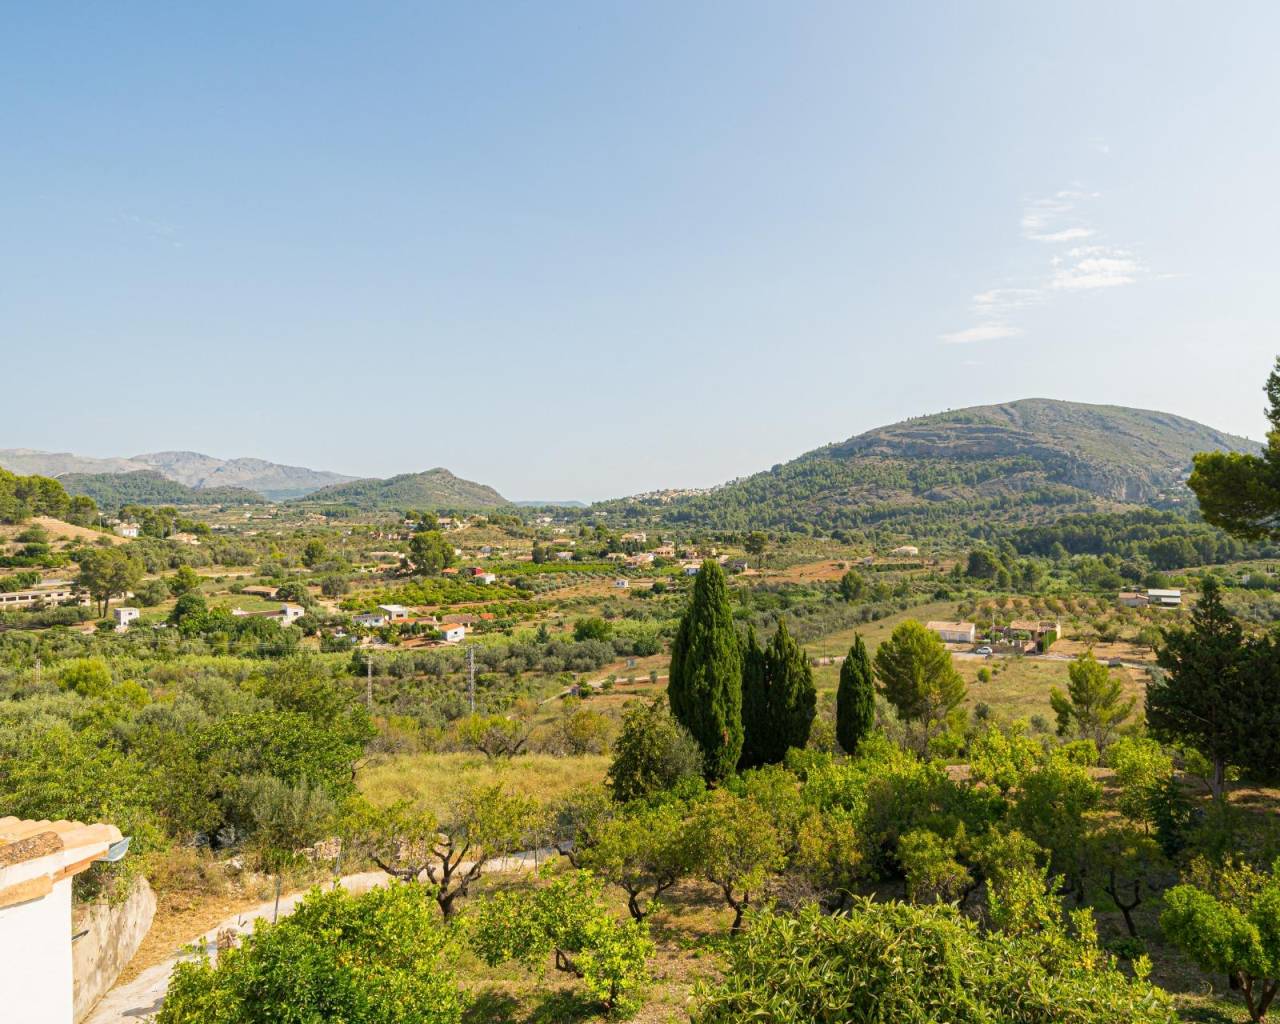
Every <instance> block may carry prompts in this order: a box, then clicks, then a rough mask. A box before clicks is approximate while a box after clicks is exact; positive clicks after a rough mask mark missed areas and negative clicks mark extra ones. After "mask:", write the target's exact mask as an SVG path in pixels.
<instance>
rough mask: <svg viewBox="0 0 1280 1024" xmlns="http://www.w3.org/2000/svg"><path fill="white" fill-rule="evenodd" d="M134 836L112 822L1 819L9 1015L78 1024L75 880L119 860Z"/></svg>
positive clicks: (1, 908)
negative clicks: (124, 833) (73, 952)
mask: <svg viewBox="0 0 1280 1024" xmlns="http://www.w3.org/2000/svg"><path fill="white" fill-rule="evenodd" d="M128 848H129V840H128V839H125V838H123V837H122V836H121V835H120V830H119V829H118V828H116V827H115V826H114V825H104V824H97V825H84V824H81V823H80V822H78V821H26V820H22V819H19V818H0V992H2V993H4V1010H5V1019H6V1020H12V1021H23V1022H24V1024H72V1021H73V1020H74V1018H75V995H74V991H75V990H74V981H73V976H72V957H71V943H72V935H71V882H72V879H73V878H74V877H75V876H76V875H78V874H79V873H80V872H82V871H85V870H87V869H88V868H89V867H91V866H92V865H93V864H94V863H95V862H97V861H117V860H120V858H122V857H123V856H124V855H125V852H126V851H127V850H128Z"/></svg>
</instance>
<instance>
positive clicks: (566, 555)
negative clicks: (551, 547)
mask: <svg viewBox="0 0 1280 1024" xmlns="http://www.w3.org/2000/svg"><path fill="white" fill-rule="evenodd" d="M556 558H558V559H559V560H560V561H562V562H569V561H572V560H573V552H572V551H557V552H556Z"/></svg>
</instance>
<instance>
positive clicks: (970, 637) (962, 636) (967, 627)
mask: <svg viewBox="0 0 1280 1024" xmlns="http://www.w3.org/2000/svg"><path fill="white" fill-rule="evenodd" d="M925 628H926V629H928V630H929V632H930V633H936V634H937V635H938V639H939V640H941V641H942V642H943V643H944V644H971V643H973V641H974V638H975V637H976V636H977V635H978V627H977V626H975V625H974V624H973V623H972V622H930V623H929V624H928V625H927V626H926V627H925Z"/></svg>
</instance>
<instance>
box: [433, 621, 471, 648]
mask: <svg viewBox="0 0 1280 1024" xmlns="http://www.w3.org/2000/svg"><path fill="white" fill-rule="evenodd" d="M440 632H441V633H443V634H444V639H445V643H450V644H456V643H457V642H458V641H459V640H461V639H463V637H465V636H466V635H467V627H466V626H464V625H463V624H462V623H461V622H445V623H442V624H441V626H440Z"/></svg>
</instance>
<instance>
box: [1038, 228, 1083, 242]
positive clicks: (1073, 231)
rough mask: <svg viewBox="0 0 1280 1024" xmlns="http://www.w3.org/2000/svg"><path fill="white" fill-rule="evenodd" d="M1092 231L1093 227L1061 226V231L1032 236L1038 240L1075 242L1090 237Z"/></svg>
mask: <svg viewBox="0 0 1280 1024" xmlns="http://www.w3.org/2000/svg"><path fill="white" fill-rule="evenodd" d="M1094 233H1095V232H1094V230H1093V228H1063V229H1062V230H1061V231H1051V232H1050V233H1049V234H1047V235H1036V236H1034V237H1035V239H1036V241H1038V242H1076V241H1079V240H1080V239H1082V238H1091V237H1092V236H1093V235H1094Z"/></svg>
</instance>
